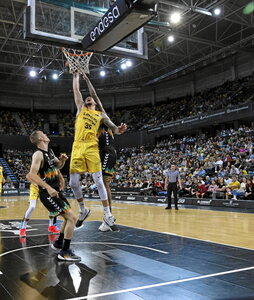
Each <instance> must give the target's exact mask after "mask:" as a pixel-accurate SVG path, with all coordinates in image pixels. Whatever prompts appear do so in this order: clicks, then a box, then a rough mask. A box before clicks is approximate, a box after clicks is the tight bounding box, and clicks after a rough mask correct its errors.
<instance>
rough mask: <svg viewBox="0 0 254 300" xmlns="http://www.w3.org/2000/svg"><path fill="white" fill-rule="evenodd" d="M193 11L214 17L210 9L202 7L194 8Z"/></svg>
mask: <svg viewBox="0 0 254 300" xmlns="http://www.w3.org/2000/svg"><path fill="white" fill-rule="evenodd" d="M193 11H194V12H197V13H199V14H203V15H207V16H212V15H213V14H212V13H211V12H210V11H209V10H208V9H205V8H201V7H194V8H193Z"/></svg>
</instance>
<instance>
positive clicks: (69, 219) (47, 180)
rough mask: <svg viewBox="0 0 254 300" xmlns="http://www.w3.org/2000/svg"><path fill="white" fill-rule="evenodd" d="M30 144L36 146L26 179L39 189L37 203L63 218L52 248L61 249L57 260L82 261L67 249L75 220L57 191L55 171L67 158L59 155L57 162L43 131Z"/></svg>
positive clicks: (57, 184)
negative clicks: (38, 201)
mask: <svg viewBox="0 0 254 300" xmlns="http://www.w3.org/2000/svg"><path fill="white" fill-rule="evenodd" d="M30 141H31V142H32V143H33V144H34V145H36V146H37V151H35V152H34V154H33V156H32V164H31V168H30V172H29V173H28V175H27V178H28V179H29V180H30V181H31V182H32V183H34V184H37V185H38V186H39V195H40V200H41V202H42V203H43V205H44V206H45V207H46V208H47V209H48V210H49V212H50V213H51V215H52V216H57V215H61V216H62V217H63V218H64V222H63V223H62V226H61V229H60V235H59V238H58V240H57V241H56V242H55V243H54V244H53V246H54V248H56V249H61V251H60V253H59V254H58V256H57V257H58V259H60V260H65V261H80V260H81V258H80V257H79V256H77V255H75V254H74V253H73V251H72V250H71V249H70V242H71V239H72V236H73V231H74V226H75V222H76V217H75V215H74V213H73V211H72V210H71V207H70V204H69V203H68V201H67V200H66V199H65V198H64V196H63V194H62V193H61V191H60V181H59V174H58V171H57V169H61V168H62V167H63V166H64V164H65V161H66V160H67V159H68V157H67V156H66V155H65V154H61V156H60V158H59V159H57V158H56V157H55V155H54V153H53V151H52V150H51V149H49V148H48V144H49V142H50V139H49V138H48V137H47V135H46V134H45V133H43V132H42V131H39V130H36V131H34V132H32V134H31V135H30Z"/></svg>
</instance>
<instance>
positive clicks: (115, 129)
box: [102, 113, 127, 135]
mask: <svg viewBox="0 0 254 300" xmlns="http://www.w3.org/2000/svg"><path fill="white" fill-rule="evenodd" d="M102 122H103V123H104V124H105V125H106V126H107V127H108V128H109V129H111V130H112V131H113V133H114V134H118V135H120V134H122V133H124V132H125V131H126V130H127V125H126V124H124V123H121V125H120V126H116V125H115V124H114V123H113V122H112V121H111V120H110V118H109V117H108V115H107V114H106V113H102Z"/></svg>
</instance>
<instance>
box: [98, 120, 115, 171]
mask: <svg viewBox="0 0 254 300" xmlns="http://www.w3.org/2000/svg"><path fill="white" fill-rule="evenodd" d="M98 139H99V150H100V157H101V164H102V174H103V175H110V176H112V175H113V174H114V172H115V169H114V167H115V164H116V149H115V142H114V135H113V132H112V130H110V129H109V128H108V127H107V126H105V125H104V124H102V125H101V126H100V128H99V130H98Z"/></svg>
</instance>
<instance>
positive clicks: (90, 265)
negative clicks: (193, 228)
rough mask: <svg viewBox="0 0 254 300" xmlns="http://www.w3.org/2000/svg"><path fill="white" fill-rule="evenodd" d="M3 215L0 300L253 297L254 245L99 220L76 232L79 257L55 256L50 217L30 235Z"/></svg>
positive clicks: (34, 223)
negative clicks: (110, 227) (116, 228)
mask: <svg viewBox="0 0 254 300" xmlns="http://www.w3.org/2000/svg"><path fill="white" fill-rule="evenodd" d="M18 225H19V223H18V222H17V221H11V220H5V221H0V234H1V254H0V295H1V299H4V300H5V299H103V300H104V299H106V300H112V299H121V300H125V299H126V300H127V299H128V300H132V299H133V300H135V299H148V300H150V299H181V300H183V299H195V300H196V299H202V300H203V299H243V298H244V297H246V298H247V297H251V298H250V299H252V297H254V251H252V250H247V249H242V248H237V247H230V246H224V245H219V244H215V243H209V242H204V241H198V240H195V239H188V238H182V237H178V236H174V235H169V234H163V233H158V232H153V231H147V230H142V229H136V228H131V227H126V226H120V229H121V231H120V232H105V233H102V232H99V231H98V227H99V225H100V222H97V221H93V222H86V223H85V226H83V227H82V228H80V229H77V230H75V235H74V239H73V243H72V247H73V249H74V250H75V252H76V254H77V255H79V256H81V257H82V261H81V262H80V263H67V262H59V261H57V259H56V252H55V251H54V250H52V249H51V247H50V244H51V243H53V242H54V240H55V239H56V238H57V236H55V235H48V233H47V220H33V221H31V222H30V228H28V232H27V238H26V239H20V238H19V236H18Z"/></svg>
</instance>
